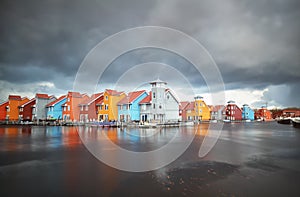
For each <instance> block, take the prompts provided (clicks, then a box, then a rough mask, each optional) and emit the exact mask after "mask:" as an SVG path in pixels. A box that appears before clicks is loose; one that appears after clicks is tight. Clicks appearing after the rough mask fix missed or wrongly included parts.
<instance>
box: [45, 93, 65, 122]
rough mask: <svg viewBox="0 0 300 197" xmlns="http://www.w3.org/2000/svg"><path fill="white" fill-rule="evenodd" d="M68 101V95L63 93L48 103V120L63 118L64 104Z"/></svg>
mask: <svg viewBox="0 0 300 197" xmlns="http://www.w3.org/2000/svg"><path fill="white" fill-rule="evenodd" d="M66 101H67V95H63V96H61V97H59V98H58V99H56V100H54V101H52V102H50V103H48V104H47V105H46V112H47V119H48V120H62V119H63V113H62V112H63V109H62V105H63V104H65V103H66Z"/></svg>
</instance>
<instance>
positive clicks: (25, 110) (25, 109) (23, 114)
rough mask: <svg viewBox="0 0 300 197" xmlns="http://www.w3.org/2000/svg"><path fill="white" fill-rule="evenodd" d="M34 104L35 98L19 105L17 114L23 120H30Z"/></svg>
mask: <svg viewBox="0 0 300 197" xmlns="http://www.w3.org/2000/svg"><path fill="white" fill-rule="evenodd" d="M34 105H35V98H33V99H31V100H30V101H28V102H26V103H24V104H23V105H20V106H19V116H20V118H21V120H23V121H32V109H33V107H34Z"/></svg>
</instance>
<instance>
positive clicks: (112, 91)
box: [105, 89, 124, 96]
mask: <svg viewBox="0 0 300 197" xmlns="http://www.w3.org/2000/svg"><path fill="white" fill-rule="evenodd" d="M105 92H107V93H108V94H109V95H111V96H119V95H121V94H123V93H124V92H118V91H116V90H111V89H106V90H105Z"/></svg>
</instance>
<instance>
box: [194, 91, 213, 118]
mask: <svg viewBox="0 0 300 197" xmlns="http://www.w3.org/2000/svg"><path fill="white" fill-rule="evenodd" d="M194 105H195V106H194V111H195V117H194V120H197V121H201V120H209V119H210V108H209V106H208V105H206V103H205V102H204V100H203V97H202V96H196V97H195V102H194Z"/></svg>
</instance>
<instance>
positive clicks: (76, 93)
mask: <svg viewBox="0 0 300 197" xmlns="http://www.w3.org/2000/svg"><path fill="white" fill-rule="evenodd" d="M67 96H72V97H76V98H81V97H82V95H81V94H80V93H79V92H71V91H69V92H68V95H67Z"/></svg>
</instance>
